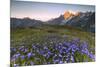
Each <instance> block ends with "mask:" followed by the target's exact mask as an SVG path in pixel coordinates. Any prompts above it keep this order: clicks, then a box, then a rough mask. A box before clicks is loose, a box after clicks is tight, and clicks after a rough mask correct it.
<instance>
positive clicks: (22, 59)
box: [10, 26, 95, 67]
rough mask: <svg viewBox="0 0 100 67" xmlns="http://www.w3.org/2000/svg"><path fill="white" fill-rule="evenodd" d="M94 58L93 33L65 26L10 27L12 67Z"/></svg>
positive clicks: (72, 61)
mask: <svg viewBox="0 0 100 67" xmlns="http://www.w3.org/2000/svg"><path fill="white" fill-rule="evenodd" d="M94 61H95V34H94V33H91V32H85V31H81V30H80V29H74V28H71V27H67V26H43V27H37V28H25V29H22V28H21V29H14V30H11V48H10V65H11V67H14V66H29V65H45V64H63V63H77V62H94Z"/></svg>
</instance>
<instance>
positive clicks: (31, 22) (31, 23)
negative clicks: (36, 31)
mask: <svg viewBox="0 0 100 67" xmlns="http://www.w3.org/2000/svg"><path fill="white" fill-rule="evenodd" d="M42 24H43V23H42V21H40V20H35V19H30V18H23V19H20V18H11V28H27V27H37V26H41V25H42Z"/></svg>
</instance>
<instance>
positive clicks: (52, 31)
mask: <svg viewBox="0 0 100 67" xmlns="http://www.w3.org/2000/svg"><path fill="white" fill-rule="evenodd" d="M49 35H57V36H61V37H62V36H63V35H66V36H68V37H67V39H66V40H71V39H72V38H75V37H77V38H80V40H81V41H83V40H85V41H87V42H88V43H89V46H90V47H93V48H94V47H95V35H94V33H90V32H84V31H81V30H80V29H74V28H72V27H67V26H49V25H47V26H43V27H39V28H25V29H21V28H20V29H15V30H11V46H16V45H23V44H24V45H31V44H32V43H43V42H46V41H47V40H46V37H47V36H49Z"/></svg>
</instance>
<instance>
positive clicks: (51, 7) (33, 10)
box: [11, 1, 95, 21]
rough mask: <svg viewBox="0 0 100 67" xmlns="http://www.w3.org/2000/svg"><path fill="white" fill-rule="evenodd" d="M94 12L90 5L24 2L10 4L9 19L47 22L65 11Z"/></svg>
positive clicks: (93, 7)
mask: <svg viewBox="0 0 100 67" xmlns="http://www.w3.org/2000/svg"><path fill="white" fill-rule="evenodd" d="M67 10H72V11H75V12H77V11H81V12H86V11H95V6H90V5H72V4H57V3H56V4H55V3H40V2H26V1H12V2H11V17H17V18H23V17H29V18H32V19H33V18H34V19H37V20H42V21H47V20H49V19H52V18H55V17H58V16H60V15H61V14H64V12H65V11H67Z"/></svg>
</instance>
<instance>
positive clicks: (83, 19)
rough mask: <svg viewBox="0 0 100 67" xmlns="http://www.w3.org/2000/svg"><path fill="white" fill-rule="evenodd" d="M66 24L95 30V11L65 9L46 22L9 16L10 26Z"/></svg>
mask: <svg viewBox="0 0 100 67" xmlns="http://www.w3.org/2000/svg"><path fill="white" fill-rule="evenodd" d="M45 24H48V25H67V26H72V27H75V28H80V29H83V30H85V31H89V32H93V33H94V32H95V12H72V11H65V13H64V14H63V15H60V16H59V17H57V18H53V19H51V20H48V21H46V22H43V21H40V20H35V19H30V18H23V19H20V18H11V28H26V27H37V26H38V27H39V26H42V25H45Z"/></svg>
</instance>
